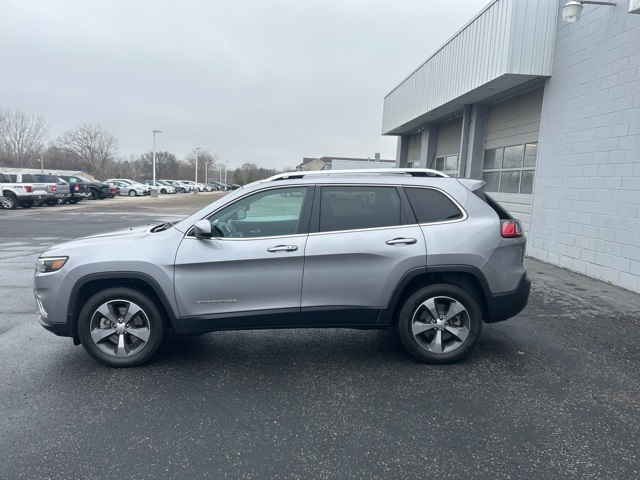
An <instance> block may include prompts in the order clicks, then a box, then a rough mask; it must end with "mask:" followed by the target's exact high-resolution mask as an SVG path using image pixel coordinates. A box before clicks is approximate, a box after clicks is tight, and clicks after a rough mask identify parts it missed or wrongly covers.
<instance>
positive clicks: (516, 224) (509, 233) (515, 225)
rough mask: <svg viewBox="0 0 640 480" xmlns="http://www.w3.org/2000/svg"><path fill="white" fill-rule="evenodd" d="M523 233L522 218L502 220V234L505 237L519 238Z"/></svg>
mask: <svg viewBox="0 0 640 480" xmlns="http://www.w3.org/2000/svg"><path fill="white" fill-rule="evenodd" d="M522 235H523V233H522V225H521V224H520V220H514V219H511V220H502V236H503V237H504V238H517V237H521V236H522Z"/></svg>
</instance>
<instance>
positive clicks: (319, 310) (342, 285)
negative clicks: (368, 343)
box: [302, 185, 426, 326]
mask: <svg viewBox="0 0 640 480" xmlns="http://www.w3.org/2000/svg"><path fill="white" fill-rule="evenodd" d="M401 198H402V197H401V192H400V191H399V190H398V188H397V187H395V186H379V185H373V186H367V185H350V186H349V185H348V186H344V185H335V186H333V185H327V186H322V187H318V188H317V191H316V201H315V205H316V206H315V207H314V213H313V218H312V223H311V233H310V234H309V239H308V241H307V248H306V258H305V269H304V276H303V289H302V321H303V323H305V324H315V325H339V326H344V325H354V326H357V325H371V324H375V323H376V322H377V320H378V316H379V313H380V312H381V310H382V309H383V308H384V307H386V306H387V305H388V303H389V300H390V297H391V295H392V293H393V291H394V289H395V288H396V286H397V285H398V284H399V283H400V281H401V280H402V278H403V277H404V276H405V275H406V274H407V273H408V272H410V271H413V270H414V269H422V270H424V269H425V268H426V246H425V240H424V235H423V233H422V231H421V229H420V227H419V226H418V225H416V224H411V225H410V224H409V223H410V222H409V220H408V219H409V218H410V217H409V216H408V215H407V212H405V210H404V207H403V202H402V201H401Z"/></svg>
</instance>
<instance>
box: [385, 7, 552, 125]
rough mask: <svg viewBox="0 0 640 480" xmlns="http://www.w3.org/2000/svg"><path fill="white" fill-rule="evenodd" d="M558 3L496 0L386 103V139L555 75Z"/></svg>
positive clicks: (424, 64)
mask: <svg viewBox="0 0 640 480" xmlns="http://www.w3.org/2000/svg"><path fill="white" fill-rule="evenodd" d="M557 18H558V2H557V0H537V1H535V2H531V1H529V0H495V1H493V2H492V3H490V4H489V5H487V7H485V8H484V9H483V10H482V11H481V12H480V13H479V14H478V15H476V16H475V17H474V18H473V19H472V20H471V21H470V22H469V23H468V24H467V25H466V26H465V27H463V28H462V29H461V30H460V31H459V32H458V33H456V34H455V35H454V36H453V37H452V38H451V39H450V40H449V41H448V42H446V43H445V44H444V45H443V46H442V47H441V48H440V49H438V50H437V51H436V52H435V53H434V54H433V55H432V56H431V57H429V58H428V59H427V60H426V61H425V62H424V63H423V64H422V65H420V66H419V67H418V68H417V69H416V70H414V71H413V72H412V73H411V74H410V75H409V76H408V77H407V78H406V79H405V80H404V81H402V82H401V83H400V84H399V85H398V86H397V87H395V88H394V89H393V90H392V91H391V92H390V93H389V94H388V95H387V96H386V97H385V99H384V112H383V120H382V134H383V135H401V134H406V133H410V132H411V130H413V129H415V128H417V127H419V126H421V125H424V124H425V123H429V122H432V121H434V120H437V119H439V118H442V117H445V116H447V115H450V114H454V113H455V112H459V111H460V110H462V108H463V107H464V105H469V104H474V103H479V102H483V101H486V100H487V99H489V98H491V97H494V96H496V95H498V94H500V93H503V92H506V91H508V90H511V89H513V88H517V87H519V86H521V85H525V84H527V83H529V82H531V81H532V80H535V79H541V78H546V77H549V76H550V75H551V67H552V61H553V48H554V42H555V27H556V22H557Z"/></svg>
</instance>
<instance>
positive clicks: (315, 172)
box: [264, 168, 449, 182]
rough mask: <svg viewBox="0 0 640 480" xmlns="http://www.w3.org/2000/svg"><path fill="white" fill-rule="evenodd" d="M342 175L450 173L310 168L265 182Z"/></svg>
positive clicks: (408, 169)
mask: <svg viewBox="0 0 640 480" xmlns="http://www.w3.org/2000/svg"><path fill="white" fill-rule="evenodd" d="M340 175H404V176H409V177H448V176H449V175H447V174H445V173H442V172H439V171H438V170H432V169H430V168H355V169H346V170H309V171H301V172H285V173H279V174H277V175H274V176H273V177H269V178H267V179H266V180H264V181H265V182H272V181H275V180H289V179H295V178H305V177H336V176H340Z"/></svg>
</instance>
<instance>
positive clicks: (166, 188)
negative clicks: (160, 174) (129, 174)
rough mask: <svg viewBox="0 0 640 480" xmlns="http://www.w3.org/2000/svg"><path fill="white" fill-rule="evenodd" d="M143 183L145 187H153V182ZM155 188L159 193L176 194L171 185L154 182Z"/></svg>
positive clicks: (146, 181)
mask: <svg viewBox="0 0 640 480" xmlns="http://www.w3.org/2000/svg"><path fill="white" fill-rule="evenodd" d="M144 183H145V184H146V185H150V186H154V183H153V180H145V181H144ZM155 187H156V189H157V190H158V192H160V193H176V189H175V187H172V186H171V185H168V184H164V183H163V182H161V181H159V180H156V183H155Z"/></svg>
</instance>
